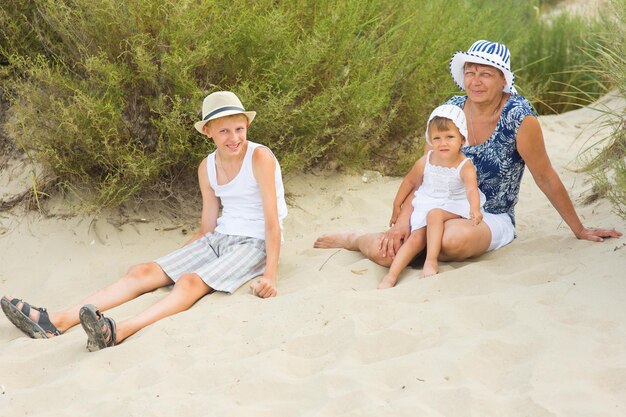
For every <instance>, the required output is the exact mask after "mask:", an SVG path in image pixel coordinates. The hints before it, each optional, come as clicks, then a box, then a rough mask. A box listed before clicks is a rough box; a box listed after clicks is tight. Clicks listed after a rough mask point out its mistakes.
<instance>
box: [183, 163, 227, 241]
mask: <svg viewBox="0 0 626 417" xmlns="http://www.w3.org/2000/svg"><path fill="white" fill-rule="evenodd" d="M198 185H199V186H200V193H202V213H201V219H200V229H199V230H198V231H197V232H196V233H195V234H194V235H193V236H192V237H191V239H189V240H188V241H187V242H186V243H185V245H188V244H190V243H191V242H193V241H194V240H197V239H200V238H201V237H202V236H204V235H205V234H207V233H208V232H212V231H213V230H215V227H216V226H217V216H218V214H219V210H220V200H219V198H217V196H216V195H215V192H214V191H213V188H211V184H210V183H209V176H208V175H207V159H206V158H205V159H204V160H203V161H202V162H201V163H200V166H199V167H198Z"/></svg>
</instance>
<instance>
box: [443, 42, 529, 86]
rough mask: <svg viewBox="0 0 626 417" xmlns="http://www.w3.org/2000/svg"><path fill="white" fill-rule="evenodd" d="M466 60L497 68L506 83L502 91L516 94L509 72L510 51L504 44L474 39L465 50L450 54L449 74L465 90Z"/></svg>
mask: <svg viewBox="0 0 626 417" xmlns="http://www.w3.org/2000/svg"><path fill="white" fill-rule="evenodd" d="M466 62H472V63H475V64H481V65H489V66H492V67H495V68H497V69H499V70H500V71H502V73H504V78H505V79H506V85H505V86H504V88H503V89H502V91H504V92H505V93H510V94H512V95H516V94H517V90H516V89H515V87H513V84H514V82H515V75H514V74H513V72H511V53H510V52H509V48H507V47H506V46H505V45H503V44H501V43H498V42H490V41H476V42H474V44H473V45H472V46H470V48H469V49H468V50H467V52H462V51H459V52H456V53H455V54H454V55H452V59H451V60H450V74H452V79H453V80H454V82H455V83H456V85H458V86H459V88H460V89H461V90H465V87H464V84H463V78H464V72H465V63H466Z"/></svg>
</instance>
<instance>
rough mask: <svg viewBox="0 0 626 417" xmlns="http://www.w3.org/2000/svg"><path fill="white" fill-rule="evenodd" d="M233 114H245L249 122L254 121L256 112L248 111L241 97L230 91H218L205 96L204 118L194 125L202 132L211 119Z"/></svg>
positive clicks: (203, 103) (203, 104)
mask: <svg viewBox="0 0 626 417" xmlns="http://www.w3.org/2000/svg"><path fill="white" fill-rule="evenodd" d="M233 114H244V115H245V116H246V117H247V118H248V123H252V121H253V120H254V116H256V112H254V111H246V110H245V109H244V108H243V104H241V101H240V100H239V98H238V97H237V96H236V95H235V94H234V93H231V92H230V91H216V92H215V93H211V94H209V95H208V96H206V97H205V98H204V101H203V102H202V120H200V121H199V122H196V123H195V124H194V127H195V128H196V130H197V131H198V132H200V133H204V132H203V131H202V129H203V128H204V125H205V124H207V122H208V121H209V120H213V119H217V118H218V117H224V116H231V115H233Z"/></svg>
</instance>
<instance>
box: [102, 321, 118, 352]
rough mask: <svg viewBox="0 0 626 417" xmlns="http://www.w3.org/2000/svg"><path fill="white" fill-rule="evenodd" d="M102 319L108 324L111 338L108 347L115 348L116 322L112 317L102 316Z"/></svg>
mask: <svg viewBox="0 0 626 417" xmlns="http://www.w3.org/2000/svg"><path fill="white" fill-rule="evenodd" d="M102 318H103V319H104V320H105V323H107V330H108V333H109V337H110V338H109V341H108V342H107V343H106V345H107V347H111V346H115V340H116V339H117V329H116V326H115V320H113V319H112V318H110V317H105V316H102Z"/></svg>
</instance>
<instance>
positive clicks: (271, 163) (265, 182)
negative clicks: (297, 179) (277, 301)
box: [251, 148, 281, 298]
mask: <svg viewBox="0 0 626 417" xmlns="http://www.w3.org/2000/svg"><path fill="white" fill-rule="evenodd" d="M275 169H276V159H275V158H274V155H273V154H272V152H271V151H270V150H269V149H267V148H257V149H256V150H255V151H254V154H253V155H252V170H253V171H254V176H255V178H256V180H257V182H258V183H259V190H260V191H261V200H262V201H263V216H264V219H265V252H266V254H267V260H266V264H265V272H264V273H263V276H262V277H261V278H258V279H255V280H254V282H253V283H252V285H251V288H252V290H253V292H254V293H255V294H256V295H258V296H259V297H261V298H267V297H273V296H275V295H276V292H277V291H276V276H277V274H278V257H279V255H280V236H281V230H280V222H279V220H278V204H277V200H276V180H275V177H274V172H275Z"/></svg>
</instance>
